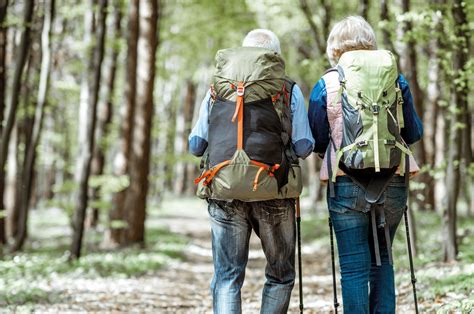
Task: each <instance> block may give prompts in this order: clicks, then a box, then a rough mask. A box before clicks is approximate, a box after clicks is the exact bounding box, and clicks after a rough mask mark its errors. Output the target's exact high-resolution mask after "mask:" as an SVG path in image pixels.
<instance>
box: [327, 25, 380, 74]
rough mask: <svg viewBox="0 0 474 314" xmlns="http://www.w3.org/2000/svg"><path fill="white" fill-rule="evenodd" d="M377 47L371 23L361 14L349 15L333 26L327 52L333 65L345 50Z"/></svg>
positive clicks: (373, 48)
mask: <svg viewBox="0 0 474 314" xmlns="http://www.w3.org/2000/svg"><path fill="white" fill-rule="evenodd" d="M375 49H377V42H376V40H375V33H374V30H373V29H372V27H371V26H370V25H369V23H367V21H366V20H365V19H364V18H363V17H361V16H348V17H346V18H344V19H343V20H342V21H340V22H338V23H336V25H334V27H333V28H332V30H331V33H330V34H329V37H328V42H327V48H326V54H327V56H328V58H329V62H330V63H331V65H332V66H335V65H336V63H337V62H338V61H339V58H340V57H341V55H342V54H343V53H344V52H347V51H350V50H375Z"/></svg>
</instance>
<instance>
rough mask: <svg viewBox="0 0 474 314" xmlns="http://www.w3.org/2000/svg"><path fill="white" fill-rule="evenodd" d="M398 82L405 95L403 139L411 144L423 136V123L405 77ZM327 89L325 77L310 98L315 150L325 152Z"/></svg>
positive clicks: (310, 116)
mask: <svg viewBox="0 0 474 314" xmlns="http://www.w3.org/2000/svg"><path fill="white" fill-rule="evenodd" d="M398 82H399V84H400V88H401V90H402V97H403V119H404V120H405V127H404V128H403V129H402V130H401V132H400V133H401V136H402V138H403V140H404V141H405V142H406V143H407V144H408V145H411V144H413V143H415V142H417V141H419V140H420V139H421V138H422V136H423V124H422V122H421V120H420V118H419V117H418V115H417V113H416V111H415V107H414V105H413V96H412V95H411V92H410V87H409V86H408V82H407V81H406V80H405V77H403V75H401V74H400V76H399V77H398ZM326 103H327V91H326V84H325V82H324V79H322V78H321V79H320V80H319V81H318V82H317V83H316V85H315V86H314V88H313V91H312V92H311V96H310V98H309V109H308V119H309V125H310V127H311V132H312V134H313V137H314V140H315V145H314V152H316V153H319V154H324V153H325V152H326V148H327V146H328V145H329V121H328V115H327V112H326V108H327V107H326Z"/></svg>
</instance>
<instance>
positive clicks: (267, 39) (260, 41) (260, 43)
mask: <svg viewBox="0 0 474 314" xmlns="http://www.w3.org/2000/svg"><path fill="white" fill-rule="evenodd" d="M242 47H260V48H267V49H270V50H273V51H275V52H277V53H279V54H281V49H280V41H279V40H278V37H277V35H275V33H274V32H272V31H270V30H268V29H261V28H259V29H254V30H252V31H250V32H249V33H248V34H247V36H245V38H244V40H243V42H242Z"/></svg>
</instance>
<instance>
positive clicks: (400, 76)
mask: <svg viewBox="0 0 474 314" xmlns="http://www.w3.org/2000/svg"><path fill="white" fill-rule="evenodd" d="M398 84H400V87H401V88H403V87H406V86H408V81H407V79H406V78H405V76H404V75H403V74H401V73H400V74H398Z"/></svg>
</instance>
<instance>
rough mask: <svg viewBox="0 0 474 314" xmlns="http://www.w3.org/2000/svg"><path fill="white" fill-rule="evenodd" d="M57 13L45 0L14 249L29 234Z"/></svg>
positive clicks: (20, 244) (51, 2) (52, 2)
mask: <svg viewBox="0 0 474 314" xmlns="http://www.w3.org/2000/svg"><path fill="white" fill-rule="evenodd" d="M54 15H55V0H45V2H44V22H43V31H42V34H41V50H42V51H41V52H42V54H41V73H40V82H39V91H38V100H37V104H36V111H35V116H34V120H33V123H32V126H33V127H32V136H31V141H30V143H29V145H27V146H26V148H25V149H26V154H25V156H26V157H25V161H24V165H25V166H24V169H23V172H22V178H21V182H22V184H21V187H20V194H21V201H20V204H19V205H20V211H19V214H20V217H19V218H20V219H19V230H18V235H17V237H16V239H15V243H14V245H13V250H14V251H16V250H19V249H21V248H22V246H23V243H24V241H25V239H26V234H27V221H28V207H29V204H30V200H31V192H32V188H33V175H34V166H35V160H36V155H37V152H36V148H37V147H38V144H39V140H40V137H41V131H42V128H43V118H44V112H45V107H46V104H47V97H48V89H49V78H50V68H51V33H52V25H53V23H54Z"/></svg>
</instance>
